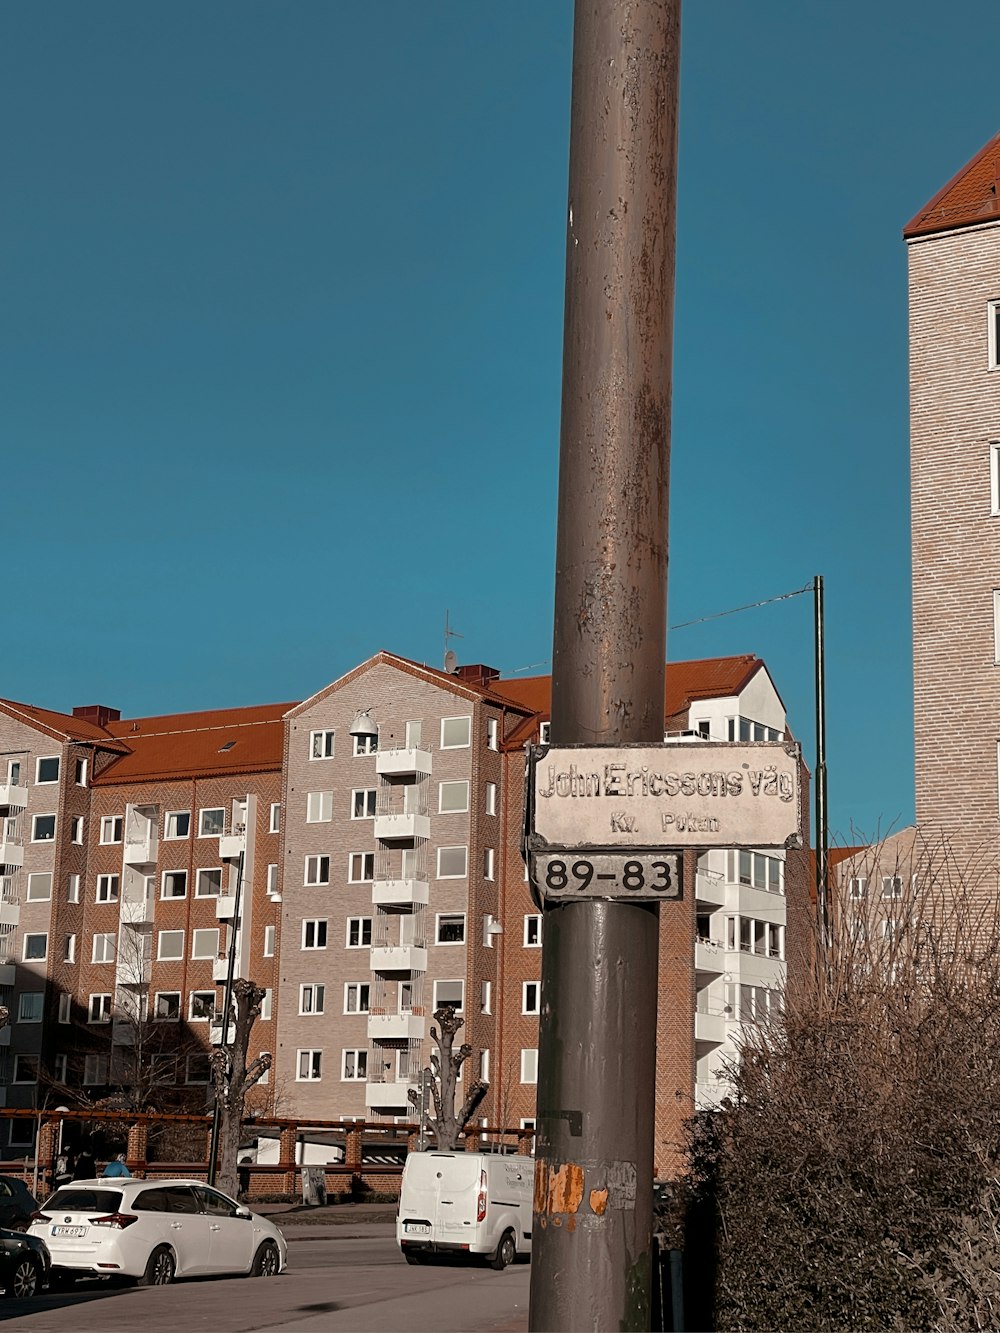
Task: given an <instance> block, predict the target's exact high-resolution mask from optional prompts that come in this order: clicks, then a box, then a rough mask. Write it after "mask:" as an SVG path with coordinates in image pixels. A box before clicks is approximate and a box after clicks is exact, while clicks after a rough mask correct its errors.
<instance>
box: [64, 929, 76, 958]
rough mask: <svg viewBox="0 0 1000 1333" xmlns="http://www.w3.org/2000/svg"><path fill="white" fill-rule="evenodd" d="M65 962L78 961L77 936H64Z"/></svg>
mask: <svg viewBox="0 0 1000 1333" xmlns="http://www.w3.org/2000/svg"><path fill="white" fill-rule="evenodd" d="M63 962H64V963H75V962H76V936H75V935H65V936H64V937H63Z"/></svg>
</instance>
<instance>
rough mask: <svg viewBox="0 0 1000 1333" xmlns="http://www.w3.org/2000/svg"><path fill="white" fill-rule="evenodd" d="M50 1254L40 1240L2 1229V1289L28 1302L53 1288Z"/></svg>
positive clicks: (0, 1233) (0, 1258) (0, 1257)
mask: <svg viewBox="0 0 1000 1333" xmlns="http://www.w3.org/2000/svg"><path fill="white" fill-rule="evenodd" d="M49 1264H50V1260H49V1251H48V1247H47V1246H46V1244H45V1242H44V1241H43V1240H40V1239H39V1238H38V1237H37V1236H26V1235H25V1234H24V1232H23V1231H7V1230H6V1228H0V1288H2V1290H3V1292H4V1293H5V1295H7V1296H15V1297H17V1298H19V1299H20V1300H24V1299H25V1298H26V1297H28V1296H34V1295H35V1293H36V1292H39V1291H41V1290H42V1288H43V1287H47V1286H48V1284H49Z"/></svg>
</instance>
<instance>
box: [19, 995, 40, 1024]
mask: <svg viewBox="0 0 1000 1333" xmlns="http://www.w3.org/2000/svg"><path fill="white" fill-rule="evenodd" d="M44 1007H45V992H44V991H40V990H38V991H22V992H21V994H20V995H19V996H18V1004H17V1021H18V1022H19V1023H40V1022H41V1021H42V1010H43V1009H44Z"/></svg>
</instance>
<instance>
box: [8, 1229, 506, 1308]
mask: <svg viewBox="0 0 1000 1333" xmlns="http://www.w3.org/2000/svg"><path fill="white" fill-rule="evenodd" d="M285 1234H286V1235H287V1237H288V1242H289V1267H288V1269H287V1271H286V1272H285V1273H283V1274H281V1276H280V1277H276V1278H201V1279H196V1280H192V1281H188V1282H179V1283H176V1284H175V1285H173V1286H170V1287H157V1288H148V1289H145V1288H144V1289H142V1290H140V1289H138V1288H134V1287H125V1286H112V1285H111V1284H110V1283H106V1282H90V1283H83V1284H80V1285H78V1286H77V1287H76V1288H74V1289H71V1290H70V1291H68V1292H66V1291H60V1292H56V1293H53V1294H52V1295H43V1296H40V1297H36V1298H35V1300H33V1301H14V1300H0V1320H2V1321H3V1323H4V1326H5V1328H9V1329H12V1330H19V1329H24V1330H25V1333H135V1330H137V1329H141V1330H142V1333H177V1330H178V1329H180V1330H183V1333H198V1331H199V1330H202V1329H205V1330H211V1333H251V1330H269V1331H270V1330H274V1331H275V1333H520V1331H521V1330H525V1329H527V1326H528V1274H529V1272H530V1266H529V1265H528V1264H527V1263H524V1262H519V1263H518V1264H516V1265H514V1266H513V1267H511V1268H508V1269H506V1270H505V1271H504V1272H503V1273H495V1272H493V1270H492V1269H490V1268H488V1267H486V1266H483V1267H479V1266H475V1267H471V1266H469V1265H466V1264H462V1265H453V1264H447V1265H443V1264H433V1265H427V1266H421V1267H410V1266H409V1265H408V1264H407V1263H406V1261H405V1260H404V1259H403V1257H402V1255H401V1254H400V1253H399V1250H398V1248H397V1246H396V1242H395V1239H394V1232H393V1227H392V1225H391V1224H386V1223H369V1224H367V1225H360V1226H356V1227H352V1226H338V1227H329V1228H327V1227H316V1226H311V1227H306V1226H301V1227H286V1228H285Z"/></svg>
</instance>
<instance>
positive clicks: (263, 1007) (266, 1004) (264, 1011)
mask: <svg viewBox="0 0 1000 1333" xmlns="http://www.w3.org/2000/svg"><path fill="white" fill-rule="evenodd" d="M273 1002H274V991H273V990H271V988H270V986H269V987H268V988H267V990H265V992H264V997H263V999H262V1000H261V1002H260V1021H261V1022H262V1023H270V1021H271V1005H272V1003H273Z"/></svg>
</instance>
